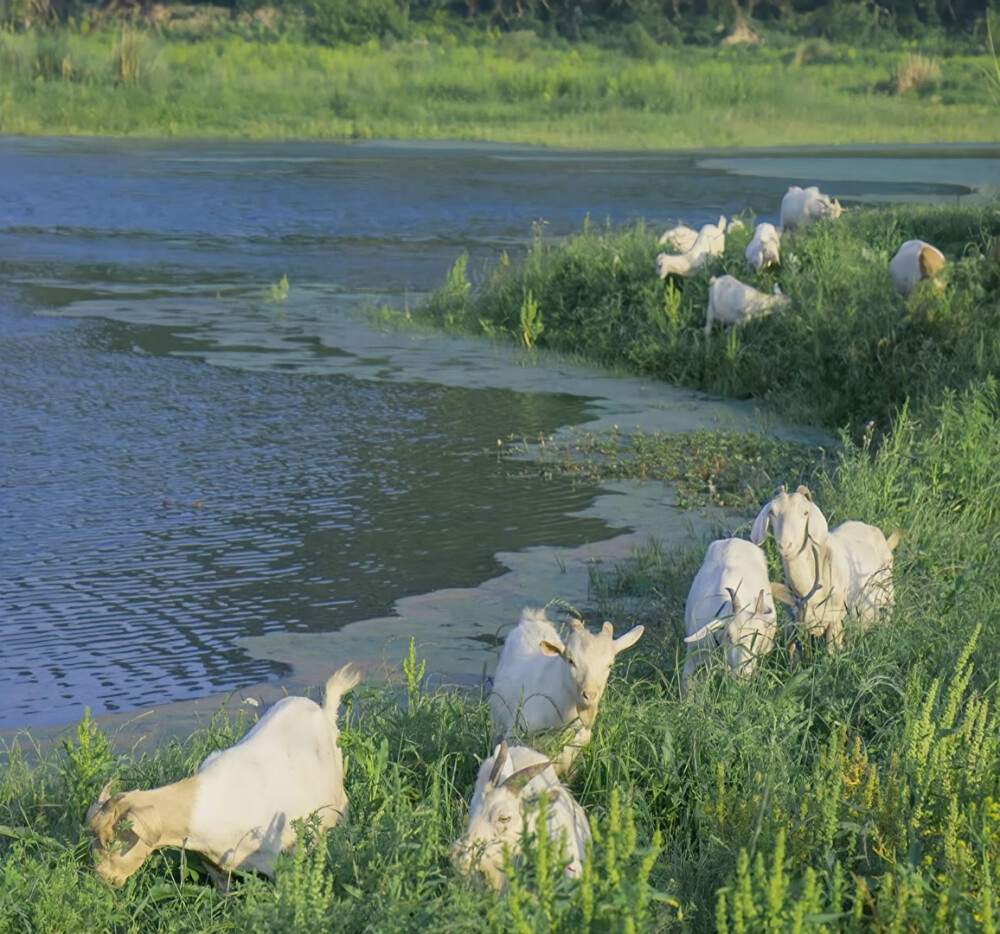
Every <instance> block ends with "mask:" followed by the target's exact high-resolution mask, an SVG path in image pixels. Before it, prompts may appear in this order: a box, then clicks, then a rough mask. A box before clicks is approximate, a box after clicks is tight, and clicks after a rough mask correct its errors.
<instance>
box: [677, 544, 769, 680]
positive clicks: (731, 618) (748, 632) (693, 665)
mask: <svg viewBox="0 0 1000 934" xmlns="http://www.w3.org/2000/svg"><path fill="white" fill-rule="evenodd" d="M741 591H742V594H743V599H740V592H741ZM684 629H685V631H686V633H687V635H686V636H685V638H684V641H685V642H686V643H687V647H688V648H687V660H686V661H685V662H684V671H683V673H682V675H681V686H682V687H683V688H684V689H685V690H686V689H687V684H688V679H689V678H690V677H691V675H692V674H693V673H694V672H695V671H696V670H697V669H698V668H699V667H700V666H701V665H707V664H708V663H709V661H710V660H711V657H712V654H713V653H714V651H715V649H716V648H717V647H718V646H719V645H720V644H721V645H722V646H723V647H724V648H725V651H726V661H727V662H728V663H729V668H730V670H731V671H732V673H733V675H735V676H736V677H739V678H749V677H750V676H751V675H752V674H753V671H754V668H755V667H756V664H757V659H758V658H760V657H762V656H764V655H766V654H767V653H768V652H770V651H771V649H773V648H774V637H775V635H777V631H778V616H777V613H776V612H775V609H774V600H773V599H772V597H771V584H770V581H768V579H767V558H766V557H765V555H764V552H763V551H762V550H761V549H760V548H758V547H757V546H756V545H753V544H751V543H750V542H747V541H744V540H743V539H741V538H723V539H720V540H718V541H714V542H712V543H711V544H710V545H709V546H708V548H707V549H706V550H705V559H704V560H703V561H702V563H701V567H700V568H698V573H697V574H695V576H694V580H693V581H692V582H691V589H690V590H689V591H688V597H687V603H686V605H685V607H684Z"/></svg>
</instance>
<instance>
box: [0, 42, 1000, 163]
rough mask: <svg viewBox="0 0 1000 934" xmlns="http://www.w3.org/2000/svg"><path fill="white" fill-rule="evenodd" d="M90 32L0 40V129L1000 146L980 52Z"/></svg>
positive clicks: (998, 99) (595, 143) (995, 92)
mask: <svg viewBox="0 0 1000 934" xmlns="http://www.w3.org/2000/svg"><path fill="white" fill-rule="evenodd" d="M83 25H85V24H83ZM83 25H77V26H74V25H72V24H69V25H64V26H61V27H58V28H53V29H51V30H38V29H35V30H28V31H21V32H15V31H9V30H8V31H3V32H0V132H3V133H5V134H28V135H39V134H48V135H74V134H86V135H110V136H152V137H157V136H159V137H163V136H180V137H202V136H212V137H229V138H248V139H284V138H307V139H373V138H374V139H457V140H483V141H492V142H504V143H528V144H537V145H545V146H569V147H604V148H613V149H667V148H681V147H715V146H768V145H789V144H795V145H807V144H840V143H876V142H877V143H902V142H908V143H917V142H951V141H997V140H1000V121H998V120H997V116H996V115H997V107H998V103H1000V84H997V80H996V79H997V74H998V73H996V61H995V59H993V58H992V57H991V56H990V55H989V54H988V46H987V45H986V44H985V43H979V45H978V47H977V46H976V45H975V44H970V43H966V44H965V45H963V46H960V47H958V50H956V49H955V48H953V47H951V46H947V45H945V46H943V47H942V48H940V49H937V48H936V47H935V46H934V45H933V44H928V43H925V44H924V45H921V44H918V43H917V42H916V41H904V40H896V41H895V42H894V43H893V44H892V45H890V46H888V47H873V46H860V47H854V46H850V45H847V44H842V43H841V44H836V43H829V42H826V41H825V40H807V41H799V40H797V39H794V38H791V37H787V36H785V37H782V36H781V35H778V36H776V37H775V38H773V39H772V40H770V41H769V42H768V43H766V44H765V45H763V46H759V47H751V48H743V47H719V46H698V45H677V46H670V45H659V44H657V43H655V42H653V41H652V40H651V39H650V38H649V37H648V35H645V33H641V35H642V36H645V42H637V43H635V44H634V45H635V47H630V48H614V47H612V48H605V47H599V46H597V45H594V44H588V43H587V42H576V43H570V42H567V41H565V40H562V39H558V38H555V39H549V38H544V39H543V38H540V37H539V36H538V35H536V34H535V33H534V32H532V31H530V30H522V31H519V32H503V33H501V32H495V31H490V30H484V31H481V32H470V33H467V34H463V35H462V36H461V37H457V36H456V35H455V34H454V33H453V32H448V31H446V30H443V29H442V30H438V31H437V32H434V31H433V30H430V33H429V34H430V38H429V39H428V38H427V36H425V35H419V36H417V37H416V38H412V39H407V40H405V41H404V40H393V39H391V38H386V39H383V40H382V41H381V42H379V41H376V40H374V39H372V40H369V41H368V42H367V43H365V44H360V45H349V44H337V45H334V46H328V45H320V44H317V43H311V42H306V41H305V40H303V39H302V38H296V36H295V34H294V33H285V32H282V33H273V34H266V35H264V36H263V37H262V36H257V37H254V36H249V35H242V34H240V33H238V32H236V31H228V32H223V33H219V34H212V33H211V32H208V33H207V34H204V35H202V34H200V33H196V34H194V35H183V36H178V35H174V34H170V33H169V32H164V31H163V30H156V29H154V28H152V27H143V26H134V25H128V24H124V25H122V26H120V27H110V26H104V27H101V28H96V27H95V28H93V29H89V28H83ZM925 46H928V48H929V49H930V50H929V51H928V48H925Z"/></svg>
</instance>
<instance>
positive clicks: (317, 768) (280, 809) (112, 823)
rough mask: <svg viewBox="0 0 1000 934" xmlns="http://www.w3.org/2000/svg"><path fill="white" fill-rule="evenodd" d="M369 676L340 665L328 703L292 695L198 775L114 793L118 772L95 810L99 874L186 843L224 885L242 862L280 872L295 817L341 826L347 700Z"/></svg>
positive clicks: (120, 876) (110, 876) (117, 879)
mask: <svg viewBox="0 0 1000 934" xmlns="http://www.w3.org/2000/svg"><path fill="white" fill-rule="evenodd" d="M360 678H361V675H360V672H359V671H358V670H357V669H356V668H354V667H353V666H352V665H345V666H344V667H342V668H340V669H339V670H338V671H337V672H335V673H334V674H333V675H332V676H331V677H330V679H329V680H328V681H327V683H326V697H325V699H324V701H323V706H322V707H320V705H319V704H317V703H316V702H315V701H312V700H309V698H307V697H284V698H282V699H281V700H279V701H278V702H277V703H276V704H275V705H274V706H273V707H272V708H271V709H270V710H269V711H268V712H267V713H266V714H265V715H264V717H263V718H262V719H261V720H260V722H258V723H257V724H256V725H255V726H254V728H253V729H252V730H251V731H250V732H249V733H247V735H246V736H244V737H243V739H241V740H240V741H239V742H238V743H237V744H236V745H235V746H231V747H229V748H228V749H223V750H221V751H219V752H214V753H211V754H210V755H209V756H207V757H206V758H205V760H204V761H203V762H202V763H201V765H200V766H199V767H198V771H197V772H196V773H195V774H194V775H193V776H191V777H190V778H185V779H182V780H181V781H179V782H175V783H174V784H172V785H164V786H163V787H161V788H154V789H152V790H150V791H127V792H121V793H119V794H116V795H114V796H109V794H108V791H109V789H110V787H111V784H112V783H111V782H108V784H107V785H105V786H104V790H103V791H102V792H101V794H100V797H99V798H98V799H97V801H96V802H95V803H94V804H93V805H91V807H90V810H89V811H88V812H87V826H88V827H89V828H90V830H91V832H92V833H93V835H94V841H93V853H94V857H95V868H96V870H97V872H98V874H99V875H100V876H101V877H102V878H103V879H104V880H105V881H106V882H109V883H111V884H112V885H115V886H120V885H122V884H123V883H124V882H125V880H126V879H127V878H128V877H129V876H130V875H132V873H134V872H135V871H136V870H138V868H139V867H140V866H141V865H142V864H143V862H145V860H146V857H147V856H149V854H150V853H152V852H153V850H157V849H160V848H161V847H166V846H176V847H183V848H184V849H186V850H193V851H194V852H196V853H200V854H201V856H202V858H203V859H204V860H205V862H206V865H207V866H208V867H209V871H210V873H211V875H212V877H213V879H214V880H215V883H216V886H217V887H218V888H220V889H222V890H225V888H226V887H227V885H228V874H229V873H231V872H234V871H236V870H240V871H244V872H249V871H257V872H261V873H264V874H265V875H267V876H272V875H273V874H274V863H275V859H276V858H277V856H278V853H279V852H280V851H281V850H287V849H289V848H290V847H291V846H292V845H293V844H294V843H295V839H296V833H295V829H294V828H293V827H292V821H294V820H296V819H298V818H305V817H309V815H311V814H313V813H317V814H318V815H319V818H320V823H321V826H323V827H332V826H333V825H334V824H336V823H337V820H338V819H339V818H340V816H341V814H342V813H344V811H346V809H347V796H346V795H345V793H344V760H343V753H342V752H341V750H340V748H339V747H338V746H337V738H338V736H339V735H340V730H339V729H338V727H337V708H338V707H339V706H340V701H341V698H342V697H343V695H344V694H346V693H347V692H348V691H349V690H351V688H353V687H354V686H355V685H356V684H357V683H358V681H359V680H360Z"/></svg>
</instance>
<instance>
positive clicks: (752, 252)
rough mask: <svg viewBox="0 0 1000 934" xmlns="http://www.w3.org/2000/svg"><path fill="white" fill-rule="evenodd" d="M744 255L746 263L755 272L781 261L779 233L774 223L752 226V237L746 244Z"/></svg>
mask: <svg viewBox="0 0 1000 934" xmlns="http://www.w3.org/2000/svg"><path fill="white" fill-rule="evenodd" d="M744 255H745V256H746V259H747V265H748V266H749V267H750V268H751V269H753V270H754V271H755V272H759V271H760V270H761V269H765V268H766V267H768V266H777V265H778V264H779V263H780V262H781V234H779V233H778V229H777V228H776V227H775V226H774V224H766V223H764V224H758V225H757V226H756V227H755V228H754V232H753V239H752V240H751V241H750V242H749V243H748V244H747V248H746V252H745V254H744Z"/></svg>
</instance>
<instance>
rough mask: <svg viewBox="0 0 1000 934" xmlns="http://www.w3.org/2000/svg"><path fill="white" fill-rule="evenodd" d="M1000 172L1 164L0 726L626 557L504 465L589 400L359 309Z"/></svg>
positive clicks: (326, 152)
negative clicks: (697, 228)
mask: <svg viewBox="0 0 1000 934" xmlns="http://www.w3.org/2000/svg"><path fill="white" fill-rule="evenodd" d="M998 154H1000V151H998V150H997V149H996V148H993V149H986V150H982V149H979V150H976V149H966V150H962V149H956V148H952V149H940V148H930V149H922V150H905V151H899V150H896V151H893V152H888V153H879V152H878V151H874V150H859V151H854V152H853V154H852V153H850V152H848V153H846V154H845V153H844V152H843V151H838V152H836V153H822V152H813V153H808V152H806V153H803V152H786V153H776V154H768V155H761V154H760V153H753V154H733V153H726V154H722V155H719V154H703V155H696V156H683V157H680V156H656V155H640V156H618V155H614V154H596V155H595V154H583V153H566V152H562V153H560V152H539V151H537V150H526V149H519V148H515V147H507V148H500V147H477V146H447V145H433V144H432V145H426V146H414V145H403V144H366V145H354V146H352V145H325V144H287V145H269V144H245V145H240V144H221V145H220V144H205V143H183V144H167V143H162V144H160V143H157V144H147V143H133V142H107V141H85V140H84V141H80V140H70V141H67V140H16V139H14V140H12V139H0V346H2V354H0V399H2V405H3V427H2V434H0V528H2V540H0V571H2V576H0V640H2V645H3V649H2V654H0V728H9V727H14V726H22V725H42V724H52V723H62V722H66V721H70V720H73V719H75V718H77V717H79V716H80V714H81V712H82V708H83V705H85V704H87V705H90V707H91V708H92V710H94V711H95V712H101V711H110V710H116V709H130V708H136V707H141V706H144V705H148V704H151V703H154V702H157V703H158V702H163V701H165V700H179V699H184V698H190V697H197V696H203V695H206V694H209V693H218V692H221V691H225V690H229V689H231V688H234V687H236V686H238V685H241V684H247V683H250V682H253V681H255V680H263V679H266V678H268V677H271V676H274V675H275V674H276V673H279V669H277V668H276V667H275V666H274V665H272V664H270V663H264V662H261V661H254V660H253V659H251V658H249V657H248V656H246V655H245V654H244V653H243V652H241V651H239V650H237V649H234V648H233V646H234V642H235V639H237V638H239V637H241V636H248V635H261V634H267V633H276V632H323V631H328V630H330V629H333V628H337V627H341V626H343V625H345V624H347V623H350V622H354V621H357V620H361V619H365V618H368V617H372V616H377V615H384V614H386V613H388V612H390V610H391V607H392V605H393V602H394V601H395V600H397V599H398V598H400V597H402V596H405V595H408V594H416V593H423V592H426V591H430V590H434V589H437V588H441V587H454V586H469V585H474V584H476V583H477V582H479V581H481V580H484V579H485V578H488V577H490V576H491V575H494V574H496V573H497V570H498V567H499V566H498V564H497V562H496V560H495V558H494V554H495V553H496V552H498V551H518V550H522V549H525V548H529V547H532V546H537V545H543V544H557V543H558V544H575V543H581V542H584V541H588V540H595V539H600V538H602V537H607V536H610V535H612V534H614V530H613V529H611V528H609V527H608V526H607V525H606V524H605V523H604V522H601V521H598V520H596V519H586V518H579V517H576V516H573V515H571V513H575V512H578V511H580V510H581V509H583V508H585V507H586V506H587V505H588V504H589V503H591V502H592V501H593V499H594V497H595V496H596V495H598V494H597V492H596V491H595V490H592V489H587V488H582V489H581V488H576V489H574V488H573V487H571V486H570V485H569V484H568V483H565V482H562V481H559V480H555V481H543V480H541V479H536V478H533V477H530V476H528V477H525V476H523V475H520V476H518V475H516V474H515V472H514V471H512V470H511V469H510V465H509V464H505V463H504V462H502V461H499V460H498V459H497V457H496V455H495V450H496V441H497V439H498V438H505V437H507V436H508V435H510V434H512V433H513V434H516V435H518V436H522V435H523V436H527V437H531V436H535V435H537V434H538V433H539V432H546V433H547V432H550V431H552V430H554V429H555V428H557V427H558V426H561V425H566V424H570V423H578V422H581V421H585V420H586V419H587V418H588V417H590V415H591V414H592V408H591V405H590V403H589V401H588V399H587V397H586V396H585V395H581V394H580V393H579V391H575V392H574V393H567V392H561V391H560V389H561V386H560V383H559V381H557V380H555V379H553V381H552V385H551V386H547V385H544V381H543V385H542V386H539V385H538V382H539V381H538V379H537V374H536V378H535V379H534V380H533V382H532V386H531V390H530V391H518V390H517V389H516V388H497V385H496V380H484V379H483V377H482V372H483V370H482V366H483V364H482V363H481V362H479V361H477V357H476V355H475V354H476V353H477V352H481V351H473V350H471V349H470V345H468V344H466V343H463V342H456V341H450V340H446V339H435V338H426V339H423V340H421V341H416V340H415V339H414V338H413V337H412V336H409V337H398V336H397V337H385V336H380V335H377V334H375V333H373V332H372V330H371V329H370V328H369V327H368V326H367V325H366V324H365V323H364V321H363V319H361V318H360V317H359V316H358V314H357V312H358V309H359V308H360V307H361V306H362V305H364V304H366V303H370V302H373V301H375V302H382V301H384V302H389V303H392V304H395V305H402V304H403V303H405V302H414V301H418V300H419V297H420V295H421V294H422V293H423V292H425V291H426V290H428V289H429V288H432V287H433V286H435V285H436V284H438V283H439V282H440V281H441V279H442V277H443V276H444V274H445V272H446V271H447V269H448V267H449V266H450V264H451V263H452V261H453V260H454V258H455V256H456V255H457V254H458V253H459V252H461V251H462V250H468V251H469V253H470V256H471V261H470V269H471V270H473V271H474V272H475V271H476V270H478V269H481V268H482V264H484V263H485V262H487V261H489V260H493V259H495V258H496V256H497V255H498V254H499V252H500V250H502V249H507V250H511V251H516V250H518V249H521V248H523V246H524V244H525V243H526V242H527V240H528V239H529V237H530V235H531V230H532V225H533V222H536V221H544V224H543V229H544V230H545V232H546V234H547V235H550V236H559V235H562V234H565V233H568V232H571V231H572V230H575V229H578V228H579V226H580V224H581V223H582V222H583V220H584V218H585V216H586V215H587V214H589V215H590V216H591V217H592V218H595V219H600V220H603V219H604V218H610V219H611V220H612V221H614V222H619V221H624V220H628V219H633V218H637V217H640V216H642V217H645V218H647V219H648V220H649V221H650V222H651V224H653V225H654V226H659V225H667V224H670V223H673V222H675V221H676V220H678V219H683V220H685V221H687V222H689V223H693V224H697V223H699V222H701V221H703V220H705V219H708V218H714V217H715V216H717V215H718V214H719V213H720V212H724V213H727V214H731V213H734V212H736V211H739V210H742V209H743V208H745V207H750V208H752V209H753V210H754V211H755V212H757V213H758V214H759V215H762V216H763V217H765V218H773V217H774V215H775V214H776V212H777V207H778V203H779V201H780V196H781V193H782V192H783V191H784V190H785V187H786V186H787V185H788V184H790V183H802V184H809V183H811V182H813V181H814V180H815V181H819V182H821V183H822V184H823V185H824V188H825V189H826V190H829V191H830V192H831V193H833V194H836V195H839V196H840V197H841V199H842V200H844V201H850V200H851V199H855V200H950V201H961V200H962V199H965V198H968V197H972V196H973V195H974V192H975V190H976V189H977V188H982V189H984V190H989V188H990V186H993V188H994V189H996V188H1000V169H998V165H1000V160H998V159H997V156H998ZM282 275H286V276H287V277H288V280H289V282H290V284H291V287H290V291H289V295H288V298H287V300H286V301H284V302H281V303H270V302H268V301H267V300H266V297H265V296H266V294H267V292H268V289H269V286H270V284H271V283H273V282H276V281H277V280H278V279H279V278H280V277H281V276H282ZM414 352H419V354H421V356H419V358H416V359H417V362H416V363H415V362H414V359H408V358H407V355H408V354H409V355H411V357H412V354H413V353H414ZM407 359H408V362H406V364H405V365H404V363H403V362H402V361H404V360H407ZM486 362H487V363H489V364H490V366H491V367H493V368H494V369H503V368H507V369H508V370H509V371H510V373H509V374H508V375H507V376H506V377H505V378H504V379H503V380H501V381H500V382H502V383H504V384H505V385H507V386H508V387H517V386H518V383H519V379H518V374H517V362H516V359H512V360H510V361H506V362H505V361H503V360H494V361H486ZM213 364H215V365H213ZM488 383H491V384H489V385H488ZM539 389H544V390H547V391H539ZM529 596H530V598H531V599H535V600H544V599H546V598H547V596H549V595H529Z"/></svg>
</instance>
